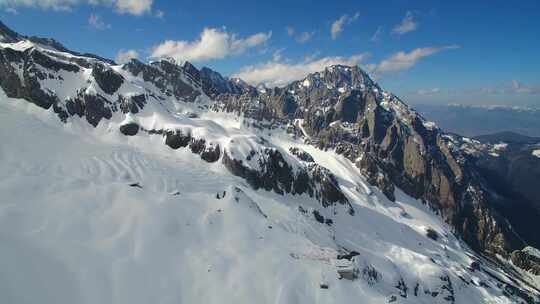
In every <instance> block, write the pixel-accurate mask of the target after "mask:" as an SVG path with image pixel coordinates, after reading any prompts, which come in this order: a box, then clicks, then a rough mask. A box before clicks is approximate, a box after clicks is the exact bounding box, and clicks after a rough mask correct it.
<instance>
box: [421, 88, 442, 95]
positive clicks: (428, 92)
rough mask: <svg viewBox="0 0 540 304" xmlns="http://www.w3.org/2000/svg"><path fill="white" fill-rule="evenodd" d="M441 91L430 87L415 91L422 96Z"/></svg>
mask: <svg viewBox="0 0 540 304" xmlns="http://www.w3.org/2000/svg"><path fill="white" fill-rule="evenodd" d="M440 92H441V89H439V88H432V89H420V90H417V91H416V94H417V95H422V96H433V95H436V94H438V93H440Z"/></svg>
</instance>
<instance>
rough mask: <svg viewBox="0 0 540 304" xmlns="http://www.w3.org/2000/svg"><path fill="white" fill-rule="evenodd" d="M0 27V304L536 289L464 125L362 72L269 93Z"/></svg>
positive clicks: (488, 295) (458, 299)
mask: <svg viewBox="0 0 540 304" xmlns="http://www.w3.org/2000/svg"><path fill="white" fill-rule="evenodd" d="M0 41H1V43H0V87H1V90H0V126H1V128H0V139H1V144H0V198H1V199H0V238H1V239H2V241H3V242H2V244H3V245H4V246H2V248H3V250H0V282H1V283H0V299H1V302H3V303H36V302H39V303H150V302H159V303H200V302H202V303H244V302H245V303H253V302H257V303H351V302H360V303H391V302H395V303H523V302H525V303H538V302H539V301H540V290H539V289H538V288H539V287H538V286H540V282H539V281H540V279H539V277H538V274H539V273H540V272H538V269H539V267H540V255H539V254H538V251H537V250H536V249H534V248H532V247H525V246H526V244H527V240H524V239H523V238H522V237H521V236H520V235H519V234H518V233H516V232H515V231H514V230H513V229H512V228H511V225H510V223H509V222H508V221H507V220H506V218H505V216H504V214H501V213H500V212H498V211H497V209H496V208H494V207H493V206H492V200H493V199H495V198H494V197H493V195H492V192H491V191H490V190H491V189H490V188H489V185H486V184H484V183H483V180H482V177H481V175H479V174H478V172H477V170H476V167H475V165H474V163H471V162H470V161H469V156H468V155H469V154H467V153H466V151H465V148H464V147H463V145H460V141H463V140H464V138H461V137H457V136H451V135H448V134H445V133H444V132H442V131H441V130H440V129H439V128H437V126H436V125H434V124H433V123H430V122H428V121H426V120H425V119H424V118H422V117H421V116H420V115H419V114H417V113H416V112H414V111H413V110H411V109H410V108H409V107H408V106H407V105H406V104H404V103H403V102H402V101H401V100H399V98H397V97H396V96H394V95H392V94H391V93H388V92H385V91H383V90H382V89H381V88H380V87H379V86H378V85H377V84H376V83H375V82H374V81H372V80H371V78H370V77H369V76H368V75H367V74H366V73H364V72H363V71H362V70H360V69H359V68H358V67H347V66H331V67H328V68H326V69H325V70H324V71H321V72H319V73H315V74H311V75H309V76H307V77H306V78H305V79H302V80H300V81H296V82H293V83H291V84H289V85H288V86H286V87H284V88H265V87H252V86H249V85H248V84H246V83H244V82H243V81H241V80H239V79H227V78H225V77H222V76H221V75H219V73H217V72H214V71H212V70H210V69H207V68H203V69H201V70H200V71H199V70H198V69H197V68H195V67H194V66H192V65H191V64H189V63H185V64H183V65H182V66H179V65H177V64H175V63H174V62H170V61H158V62H153V63H150V64H145V63H142V62H140V61H137V60H132V61H131V62H129V63H127V64H124V65H118V64H116V63H114V62H112V61H110V60H106V59H102V58H100V57H99V56H94V55H88V54H80V53H76V52H72V51H69V50H67V49H65V48H64V47H63V46H62V45H61V44H59V43H58V42H56V41H54V40H50V39H42V38H34V37H25V36H22V35H20V34H17V33H15V32H13V31H11V30H10V29H8V28H7V27H6V26H4V25H0ZM458 144H459V145H458Z"/></svg>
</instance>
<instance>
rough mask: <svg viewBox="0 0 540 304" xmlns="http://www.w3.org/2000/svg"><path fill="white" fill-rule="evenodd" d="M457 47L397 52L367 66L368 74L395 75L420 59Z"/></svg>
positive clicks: (449, 46)
mask: <svg viewBox="0 0 540 304" xmlns="http://www.w3.org/2000/svg"><path fill="white" fill-rule="evenodd" d="M457 48H459V46H458V45H447V46H443V47H427V48H417V49H414V50H412V51H410V52H409V53H406V52H403V51H401V52H397V53H395V54H394V55H392V56H390V57H389V58H387V59H384V60H383V61H381V62H380V63H378V64H371V65H368V69H369V70H370V72H372V73H375V74H385V73H395V72H401V71H404V70H408V69H410V68H412V67H413V66H414V65H415V64H416V63H417V62H418V61H419V60H420V59H422V58H425V57H428V56H431V55H434V54H437V53H439V52H441V51H444V50H450V49H457Z"/></svg>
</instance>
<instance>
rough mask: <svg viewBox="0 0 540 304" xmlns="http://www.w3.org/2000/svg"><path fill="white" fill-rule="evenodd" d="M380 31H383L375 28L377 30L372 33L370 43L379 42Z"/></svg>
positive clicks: (380, 28) (380, 27)
mask: <svg viewBox="0 0 540 304" xmlns="http://www.w3.org/2000/svg"><path fill="white" fill-rule="evenodd" d="M382 31H383V28H382V26H379V27H378V28H377V30H376V31H375V33H373V36H371V41H372V42H378V41H380V40H381V35H382Z"/></svg>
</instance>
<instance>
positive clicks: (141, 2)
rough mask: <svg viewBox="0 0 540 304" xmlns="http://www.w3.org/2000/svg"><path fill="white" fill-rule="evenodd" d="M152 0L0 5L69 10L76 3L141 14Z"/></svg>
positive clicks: (23, 0) (3, 1)
mask: <svg viewBox="0 0 540 304" xmlns="http://www.w3.org/2000/svg"><path fill="white" fill-rule="evenodd" d="M153 1H154V0H0V6H5V7H10V8H14V7H34V8H41V9H52V10H59V11H63V10H64V11H65V10H71V9H73V8H74V7H75V6H77V5H82V4H87V5H104V6H111V7H114V9H115V10H116V11H117V12H118V13H120V14H132V15H142V14H145V13H150V12H151V11H152V4H153Z"/></svg>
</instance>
